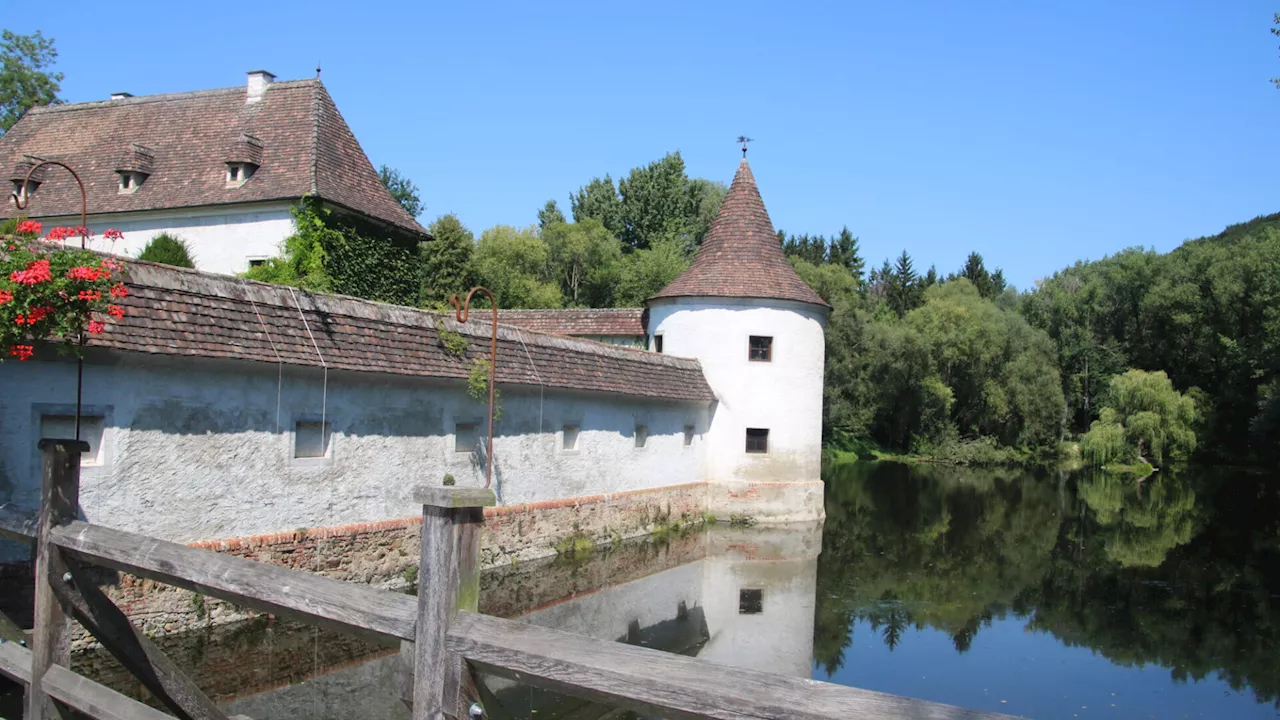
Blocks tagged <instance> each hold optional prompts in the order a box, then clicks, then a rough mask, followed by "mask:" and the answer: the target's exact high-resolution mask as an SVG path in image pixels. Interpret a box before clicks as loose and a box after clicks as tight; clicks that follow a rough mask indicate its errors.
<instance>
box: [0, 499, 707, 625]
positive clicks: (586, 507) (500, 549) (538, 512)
mask: <svg viewBox="0 0 1280 720" xmlns="http://www.w3.org/2000/svg"><path fill="white" fill-rule="evenodd" d="M706 494H707V486H706V485H705V484H703V483H691V484H687V485H676V486H671V487H666V488H659V489H656V490H641V491H628V492H621V493H610V494H605V495H593V496H588V497H580V498H568V499H563V500H548V501H543V502H537V503H530V504H525V505H507V506H501V507H494V508H486V509H485V516H486V517H485V525H484V530H483V531H482V533H481V537H480V557H481V563H482V566H483V567H486V568H500V569H502V571H503V572H506V573H518V572H520V569H521V568H522V567H527V566H528V563H530V562H532V561H536V560H539V559H544V558H549V557H554V556H557V555H564V556H567V557H569V558H576V559H578V560H581V559H582V558H584V557H586V556H589V555H592V554H594V553H596V552H598V551H601V550H609V549H613V548H616V547H620V546H621V545H622V544H623V541H624V540H626V539H629V538H635V537H642V536H649V535H650V534H651V533H656V534H657V535H658V536H659V537H660V538H663V539H666V538H668V537H669V536H672V535H679V531H680V528H682V527H688V526H693V525H700V524H701V523H702V522H703V507H704V506H705V503H706ZM421 532H422V520H421V518H420V517H409V518H402V519H397V520H385V521H381V522H373V523H355V524H351V525H342V526H337V527H328V528H309V529H305V528H300V529H298V530H295V531H293V532H286V533H274V534H269V535H257V536H251V537H242V538H230V539H222V540H205V541H199V542H195V543H191V545H192V546H193V547H197V548H201V549H204V550H211V551H214V552H220V553H225V554H228V555H234V556H236V557H241V558H245V559H248V560H254V561H257V562H265V563H271V564H274V565H281V566H284V567H288V568H292V569H295V570H304V571H307V572H311V573H315V574H317V575H323V576H325V577H331V578H334V579H335V580H343V581H346V582H355V583H361V584H365V585H372V586H374V587H377V588H383V589H388V590H401V591H407V590H409V589H411V588H412V587H414V586H415V584H416V581H417V573H418V560H419V552H420V548H421ZM686 557H687V556H686V555H684V554H680V555H678V556H677V558H676V559H683V561H685V562H687V559H684V558H686ZM646 562H647V561H646ZM639 564H644V563H639ZM0 567H5V566H0ZM25 568H29V566H28V565H21V564H12V565H9V566H8V570H7V572H9V573H11V575H12V577H11V580H10V581H9V582H7V583H5V584H4V587H5V588H6V592H4V593H3V594H4V595H5V597H6V600H5V601H4V604H5V605H8V606H11V609H10V610H9V612H10V614H11V615H14V616H15V619H18V621H19V622H27V621H28V617H26V616H29V614H30V612H29V608H30V607H31V595H30V593H31V588H32V587H33V585H32V578H31V575H30V572H29V570H27V569H25ZM555 577H556V575H555V574H554V573H552V574H549V575H546V576H545V578H547V579H550V578H555ZM561 579H562V580H563V579H564V578H561ZM103 580H104V584H105V585H106V586H107V587H106V589H107V592H108V594H109V595H110V596H111V598H112V600H114V601H115V603H116V604H117V605H119V606H120V608H121V609H122V610H123V611H124V612H125V613H126V614H127V615H128V616H129V617H130V618H132V619H133V621H134V622H135V623H136V624H137V625H139V627H141V628H142V629H143V631H144V632H147V633H148V634H156V635H158V634H165V633H173V632H178V631H184V630H190V629H192V628H198V627H203V626H208V625H221V624H225V623H230V622H235V621H239V620H244V619H247V618H251V617H254V616H255V613H252V612H248V611H245V610H243V609H241V608H238V607H236V606H234V605H232V604H231V603H227V602H223V601H221V600H217V599H214V598H209V597H205V596H203V595H201V594H199V593H194V592H191V591H189V590H183V589H180V588H176V587H173V586H171V585H165V584H163V583H157V582H155V581H153V580H147V579H144V578H138V577H135V576H132V575H126V574H123V573H110V575H109V576H106V577H104V578H103ZM553 584H554V583H553ZM23 608H27V610H25V611H23ZM0 609H3V608H0ZM24 613H25V614H24ZM91 643H92V641H91V639H90V638H89V637H88V636H87V635H84V634H81V635H80V636H79V637H78V639H77V641H76V646H77V647H87V646H88V645H90V644H91Z"/></svg>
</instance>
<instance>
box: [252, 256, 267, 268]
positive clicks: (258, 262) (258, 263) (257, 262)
mask: <svg viewBox="0 0 1280 720" xmlns="http://www.w3.org/2000/svg"><path fill="white" fill-rule="evenodd" d="M266 264H267V259H266V258H249V267H251V268H256V267H262V266H263V265H266Z"/></svg>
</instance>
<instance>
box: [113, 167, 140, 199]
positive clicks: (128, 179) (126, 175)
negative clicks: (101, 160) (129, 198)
mask: <svg viewBox="0 0 1280 720" xmlns="http://www.w3.org/2000/svg"><path fill="white" fill-rule="evenodd" d="M119 176H120V189H119V190H117V192H119V193H120V194H121V195H132V194H133V193H135V192H137V191H138V187H139V186H141V185H142V183H144V182H146V180H147V174H146V173H139V172H127V171H126V172H121V173H119Z"/></svg>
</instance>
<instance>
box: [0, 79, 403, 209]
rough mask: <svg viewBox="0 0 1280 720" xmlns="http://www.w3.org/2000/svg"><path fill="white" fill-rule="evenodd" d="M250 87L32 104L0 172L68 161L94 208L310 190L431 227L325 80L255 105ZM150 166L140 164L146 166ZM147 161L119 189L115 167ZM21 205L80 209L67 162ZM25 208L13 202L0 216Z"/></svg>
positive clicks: (277, 91) (272, 92) (2, 149)
mask: <svg viewBox="0 0 1280 720" xmlns="http://www.w3.org/2000/svg"><path fill="white" fill-rule="evenodd" d="M246 97H247V92H246V89H245V88H244V87H243V86H242V87H235V88H223V89H219V90H201V91H197V92H187V93H176V94H171V95H148V96H143V97H132V98H124V99H120V100H107V101H103V102H90V103H77V104H75V105H51V106H47V107H38V108H33V109H31V110H30V111H28V112H27V114H26V115H24V116H23V117H22V119H21V120H19V121H18V122H17V123H16V124H15V125H14V126H13V127H12V128H10V130H9V132H7V133H5V134H4V135H3V137H0V170H3V171H4V172H5V173H7V174H6V176H5V177H6V179H10V178H17V179H21V177H22V175H23V174H25V170H26V167H29V165H26V166H24V164H26V163H30V162H31V161H32V159H33V158H39V159H41V160H60V161H62V162H65V163H66V164H68V165H70V166H71V167H72V168H74V169H75V171H76V172H77V173H78V174H79V175H80V178H81V179H82V180H83V181H84V183H85V190H86V192H87V194H88V206H89V207H88V210H89V213H90V214H99V213H116V212H130V211H140V210H160V209H167V208H180V207H198V206H208V205H222V204H227V203H244V202H258V201H264V200H295V199H297V198H300V197H302V196H303V195H307V194H314V195H318V196H319V197H321V198H322V199H324V200H326V201H328V202H330V203H333V204H335V205H339V206H342V207H345V208H348V209H350V210H354V211H356V212H358V213H362V214H364V215H367V216H370V217H372V218H376V219H378V220H382V221H384V222H387V223H390V224H392V225H395V226H397V227H400V228H403V229H405V230H408V231H410V232H413V233H418V234H425V233H426V230H425V229H424V228H423V227H422V226H421V225H420V224H418V221H417V220H415V219H414V218H413V217H411V216H410V215H409V213H408V212H406V211H405V209H404V208H402V207H401V206H400V204H399V203H398V202H396V200H395V198H393V197H392V196H391V194H390V193H388V192H387V190H386V188H385V187H383V185H382V182H381V181H380V180H379V179H378V173H377V171H375V170H374V169H373V165H372V164H370V162H369V158H368V157H366V156H365V154H364V150H362V149H361V148H360V143H359V142H357V141H356V138H355V136H354V135H353V134H352V133H351V128H349V127H347V124H346V122H345V121H344V120H343V119H342V115H341V114H340V113H339V112H338V108H337V106H336V105H334V102H333V98H331V97H330V96H329V93H328V91H327V90H325V87H324V85H322V84H321V83H320V81H319V80H294V81H288V82H277V83H272V84H271V85H270V86H269V87H268V89H267V90H266V94H265V95H264V96H263V97H262V99H261V100H260V101H257V102H253V103H247V102H246ZM245 160H248V161H255V160H256V161H257V162H258V163H259V164H260V167H259V168H258V169H257V171H256V172H255V173H254V174H253V176H252V177H250V178H249V179H248V180H247V181H246V182H245V183H244V185H242V186H240V187H231V188H228V187H227V183H226V169H227V166H226V163H227V162H229V161H231V162H236V161H245ZM144 165H145V167H142V166H144ZM133 169H137V170H145V171H146V172H148V173H149V175H148V177H147V178H146V181H145V182H144V183H143V184H142V185H141V186H140V187H139V188H138V189H137V190H136V191H135V192H133V193H130V194H120V193H119V192H118V191H117V190H118V177H117V175H116V171H117V170H133ZM40 174H41V175H42V176H43V178H42V179H43V182H42V183H41V184H40V186H39V187H38V189H37V190H36V192H34V193H33V194H32V196H31V204H30V206H29V208H28V209H27V210H26V211H25V212H24V213H23V214H26V215H29V216H31V217H51V216H62V215H78V214H79V213H80V193H79V190H78V189H77V188H76V186H75V181H74V180H72V179H71V177H70V176H69V175H68V174H67V173H65V172H64V171H62V170H61V169H58V168H48V167H46V168H44V169H43V170H42V171H40ZM15 213H16V209H15V208H14V206H13V203H12V202H11V201H10V202H7V203H4V204H3V207H0V217H9V216H11V215H14V214H15Z"/></svg>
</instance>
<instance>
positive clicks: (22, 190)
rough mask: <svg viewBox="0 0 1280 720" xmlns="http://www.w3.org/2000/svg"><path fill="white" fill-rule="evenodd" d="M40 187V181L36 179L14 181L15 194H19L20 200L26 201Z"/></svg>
mask: <svg viewBox="0 0 1280 720" xmlns="http://www.w3.org/2000/svg"><path fill="white" fill-rule="evenodd" d="M39 188H40V183H38V182H36V181H35V180H28V181H27V182H26V184H23V182H22V181H21V180H14V181H13V194H14V195H17V196H18V199H19V200H22V201H23V202H26V200H27V198H29V197H31V196H32V195H35V194H36V190H37V189H39Z"/></svg>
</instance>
